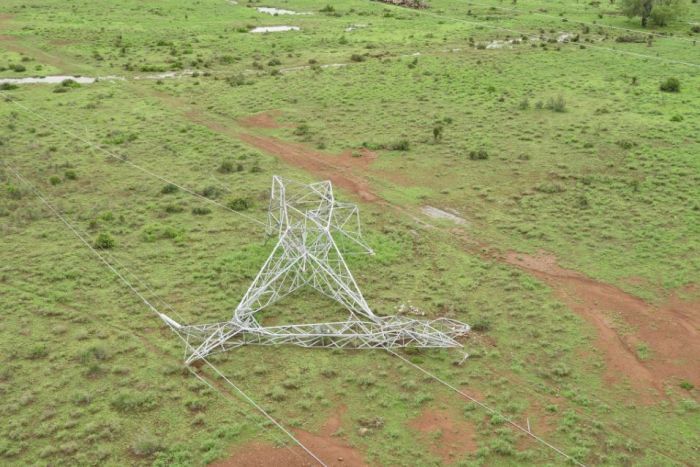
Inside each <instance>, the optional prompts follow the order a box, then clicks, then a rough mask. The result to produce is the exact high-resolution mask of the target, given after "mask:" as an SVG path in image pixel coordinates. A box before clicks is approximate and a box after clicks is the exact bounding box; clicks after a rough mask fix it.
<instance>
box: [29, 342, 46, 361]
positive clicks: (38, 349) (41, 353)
mask: <svg viewBox="0 0 700 467" xmlns="http://www.w3.org/2000/svg"><path fill="white" fill-rule="evenodd" d="M48 354H49V351H48V350H47V349H46V346H45V345H44V344H37V345H35V346H34V347H32V348H31V349H29V353H28V355H27V357H28V358H29V359H30V360H38V359H40V358H44V357H46V356H47V355H48Z"/></svg>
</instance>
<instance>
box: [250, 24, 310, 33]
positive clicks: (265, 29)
mask: <svg viewBox="0 0 700 467" xmlns="http://www.w3.org/2000/svg"><path fill="white" fill-rule="evenodd" d="M300 30H301V28H299V27H298V26H258V27H257V28H253V29H251V30H250V32H252V33H253V34H261V33H266V32H285V31H300Z"/></svg>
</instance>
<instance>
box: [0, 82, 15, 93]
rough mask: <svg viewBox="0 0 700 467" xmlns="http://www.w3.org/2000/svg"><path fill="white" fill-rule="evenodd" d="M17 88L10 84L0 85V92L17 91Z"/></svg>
mask: <svg viewBox="0 0 700 467" xmlns="http://www.w3.org/2000/svg"><path fill="white" fill-rule="evenodd" d="M17 88H18V86H17V85H16V84H12V83H2V84H0V91H12V90H13V89H17Z"/></svg>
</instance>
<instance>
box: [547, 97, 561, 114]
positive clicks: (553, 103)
mask: <svg viewBox="0 0 700 467" xmlns="http://www.w3.org/2000/svg"><path fill="white" fill-rule="evenodd" d="M547 108H548V109H549V110H553V111H554V112H566V100H564V98H563V97H562V96H557V97H550V98H549V100H547Z"/></svg>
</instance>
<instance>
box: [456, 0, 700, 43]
mask: <svg viewBox="0 0 700 467" xmlns="http://www.w3.org/2000/svg"><path fill="white" fill-rule="evenodd" d="M467 4H468V5H470V6H471V5H476V6H481V7H484V8H493V9H496V10H502V11H512V12H516V13H523V14H530V15H537V16H542V17H545V18H552V19H556V20H558V21H562V22H563V20H564V19H566V21H567V22H569V23H576V24H582V25H585V26H590V27H598V28H609V29H617V30H619V31H627V32H635V33H639V34H644V35H648V36H655V37H659V38H663V39H673V40H679V41H684V42H689V43H692V44H695V43H696V40H695V39H686V38H685V37H678V36H671V35H669V34H661V33H658V32H653V31H641V30H639V29H632V28H624V27H622V26H613V25H611V24H600V23H595V22H590V21H581V20H578V19H571V20H570V19H568V18H564V17H563V16H557V15H551V14H549V13H543V12H539V11H525V10H522V9H518V8H508V7H503V6H496V5H489V4H487V3H478V2H472V1H467Z"/></svg>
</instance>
